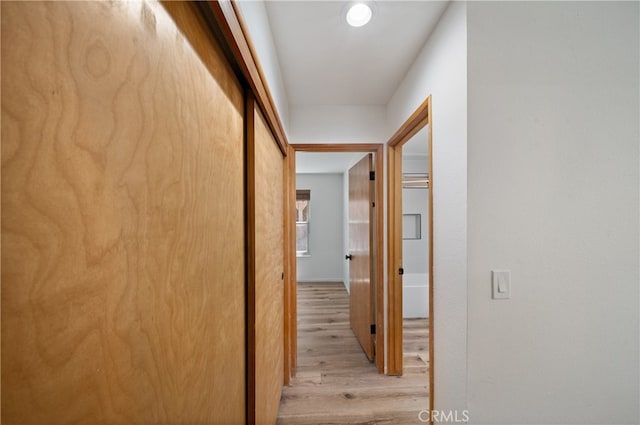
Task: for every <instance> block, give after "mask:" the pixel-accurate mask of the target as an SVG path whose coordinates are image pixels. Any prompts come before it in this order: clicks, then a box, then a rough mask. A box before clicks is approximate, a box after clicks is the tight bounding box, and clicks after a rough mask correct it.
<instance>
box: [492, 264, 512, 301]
mask: <svg viewBox="0 0 640 425" xmlns="http://www.w3.org/2000/svg"><path fill="white" fill-rule="evenodd" d="M491 289H492V291H491V293H492V297H493V299H494V300H506V299H509V298H511V270H491Z"/></svg>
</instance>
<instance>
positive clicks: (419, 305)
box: [402, 273, 429, 319]
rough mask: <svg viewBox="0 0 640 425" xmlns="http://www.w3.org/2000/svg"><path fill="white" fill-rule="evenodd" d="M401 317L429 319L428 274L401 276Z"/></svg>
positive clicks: (406, 274)
mask: <svg viewBox="0 0 640 425" xmlns="http://www.w3.org/2000/svg"><path fill="white" fill-rule="evenodd" d="M402 317H404V318H405V319H409V318H417V317H429V274H428V273H405V274H404V275H403V276H402Z"/></svg>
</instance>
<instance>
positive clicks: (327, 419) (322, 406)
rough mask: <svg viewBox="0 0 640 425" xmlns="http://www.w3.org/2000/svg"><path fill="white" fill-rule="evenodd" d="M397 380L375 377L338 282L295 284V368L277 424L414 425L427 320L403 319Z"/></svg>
mask: <svg viewBox="0 0 640 425" xmlns="http://www.w3.org/2000/svg"><path fill="white" fill-rule="evenodd" d="M404 328H405V331H404V334H405V341H404V351H405V354H404V365H405V374H404V376H401V377H395V376H386V375H381V374H378V372H377V370H376V368H375V365H374V364H373V363H369V362H368V361H367V360H366V357H365V355H364V353H363V352H362V349H361V348H360V346H359V345H358V342H357V340H356V339H355V337H354V335H353V333H352V332H351V329H350V328H349V297H348V294H347V292H346V290H345V288H344V286H343V284H342V283H299V284H298V368H297V374H296V378H294V379H293V380H292V384H291V386H288V387H284V389H283V393H282V401H281V403H280V411H279V414H278V424H281V425H288V424H296V425H305V424H309V425H310V424H419V423H421V422H420V421H419V420H418V413H419V412H420V410H422V409H427V407H428V394H427V392H428V373H427V372H428V349H427V348H428V347H427V341H428V337H427V335H428V333H427V332H428V331H427V321H426V319H418V320H416V319H413V320H405V323H404Z"/></svg>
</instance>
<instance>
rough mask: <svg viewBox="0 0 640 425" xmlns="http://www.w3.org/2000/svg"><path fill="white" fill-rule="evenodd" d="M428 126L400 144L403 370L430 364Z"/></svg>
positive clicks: (423, 369) (423, 368)
mask: <svg viewBox="0 0 640 425" xmlns="http://www.w3.org/2000/svg"><path fill="white" fill-rule="evenodd" d="M427 148H428V126H425V127H423V128H422V129H421V130H420V131H418V132H417V133H416V134H415V135H414V136H413V137H411V139H409V140H408V141H407V142H406V143H405V144H403V145H402V147H401V149H402V268H403V269H404V273H403V275H402V319H403V324H402V332H403V333H402V349H403V373H425V372H426V371H427V370H428V367H429V344H428V343H429V337H428V336H429V320H428V319H429V226H428V221H429V220H428V217H429V208H428V207H429V162H428V152H427Z"/></svg>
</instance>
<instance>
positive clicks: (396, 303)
mask: <svg viewBox="0 0 640 425" xmlns="http://www.w3.org/2000/svg"><path fill="white" fill-rule="evenodd" d="M426 125H428V126H429V129H428V140H427V155H428V170H427V172H428V173H429V207H428V210H427V211H428V215H429V216H428V225H429V241H428V243H429V257H428V258H429V409H430V411H432V410H433V406H434V404H433V400H434V367H433V365H434V349H433V346H434V335H433V323H434V308H433V284H434V279H433V239H434V238H433V187H434V184H433V182H434V178H433V148H432V145H433V142H432V131H433V124H432V114H431V95H429V96H428V97H427V98H426V99H425V101H424V102H422V104H421V105H420V106H418V108H417V109H416V110H415V111H414V112H413V114H411V116H410V117H409V118H408V119H407V120H406V121H405V122H404V123H403V124H402V125H401V126H400V128H399V129H398V130H397V131H396V132H395V133H394V134H393V136H391V138H390V139H389V141H388V142H387V161H388V163H387V175H388V188H387V189H388V190H387V220H388V223H387V232H388V239H387V243H388V246H387V265H388V270H387V271H388V278H389V282H388V304H387V320H388V333H387V338H388V345H387V348H388V353H387V359H388V362H387V373H388V374H389V375H402V368H403V364H402V320H403V318H402V275H400V273H399V269H400V268H402V255H401V253H402V145H404V144H405V143H406V142H408V141H409V140H410V139H411V137H413V136H414V135H415V134H416V133H417V132H418V131H419V130H421V129H422V128H424V126H426Z"/></svg>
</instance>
